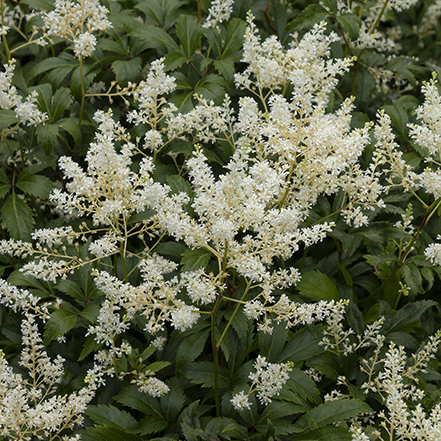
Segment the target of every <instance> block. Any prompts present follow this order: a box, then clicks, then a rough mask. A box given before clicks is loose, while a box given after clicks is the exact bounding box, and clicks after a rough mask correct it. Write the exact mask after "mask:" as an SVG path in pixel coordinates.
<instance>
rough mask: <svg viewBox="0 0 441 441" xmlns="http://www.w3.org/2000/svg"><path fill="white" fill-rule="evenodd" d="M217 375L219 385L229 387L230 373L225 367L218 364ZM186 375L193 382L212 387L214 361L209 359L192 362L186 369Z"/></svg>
mask: <svg viewBox="0 0 441 441" xmlns="http://www.w3.org/2000/svg"><path fill="white" fill-rule="evenodd" d="M218 376H219V387H229V385H230V375H229V373H228V370H227V369H226V368H225V367H223V366H219V368H218ZM186 377H187V378H190V379H191V382H192V383H193V384H200V385H201V387H208V388H212V387H214V363H212V362H210V361H201V362H198V363H192V364H191V365H190V366H189V367H188V369H187V371H186Z"/></svg>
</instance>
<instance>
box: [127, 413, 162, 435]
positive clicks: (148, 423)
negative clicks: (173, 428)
mask: <svg viewBox="0 0 441 441" xmlns="http://www.w3.org/2000/svg"><path fill="white" fill-rule="evenodd" d="M167 426H168V422H167V421H166V420H165V418H164V417H163V416H162V415H151V416H148V417H145V418H143V419H142V420H141V421H140V422H139V423H138V424H137V425H136V426H135V427H133V428H132V429H131V432H133V433H138V434H139V435H141V436H143V435H150V434H152V433H157V432H161V431H162V430H164V429H165V428H166V427H167ZM150 439H151V438H150ZM155 439H157V438H155Z"/></svg>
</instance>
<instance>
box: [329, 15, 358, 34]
mask: <svg viewBox="0 0 441 441" xmlns="http://www.w3.org/2000/svg"><path fill="white" fill-rule="evenodd" d="M335 18H336V20H337V22H338V23H340V24H341V26H342V28H343V30H344V31H345V32H346V33H347V34H348V35H349V38H350V39H351V40H356V39H357V38H358V34H359V32H360V27H361V19H360V18H359V17H358V16H357V15H355V14H353V13H352V12H347V13H345V14H342V15H337V16H336V17H335Z"/></svg>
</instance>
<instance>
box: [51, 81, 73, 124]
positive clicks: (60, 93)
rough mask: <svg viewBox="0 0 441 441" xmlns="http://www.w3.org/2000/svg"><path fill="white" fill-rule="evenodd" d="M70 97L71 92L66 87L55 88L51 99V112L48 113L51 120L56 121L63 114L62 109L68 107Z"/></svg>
mask: <svg viewBox="0 0 441 441" xmlns="http://www.w3.org/2000/svg"><path fill="white" fill-rule="evenodd" d="M70 99H71V94H70V90H69V89H68V88H67V87H60V88H59V89H57V91H56V92H55V95H54V98H53V99H52V104H51V112H50V115H49V116H50V118H51V119H52V121H56V120H57V119H58V118H60V117H61V116H62V115H63V113H64V111H65V110H66V109H67V108H68V107H69V103H70Z"/></svg>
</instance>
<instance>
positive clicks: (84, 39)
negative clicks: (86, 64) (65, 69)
mask: <svg viewBox="0 0 441 441" xmlns="http://www.w3.org/2000/svg"><path fill="white" fill-rule="evenodd" d="M108 13H109V10H108V9H107V8H106V7H104V6H102V5H101V4H100V2H99V0H80V1H78V2H77V1H70V0H56V1H55V9H54V10H53V11H51V12H48V13H47V14H44V16H43V19H44V26H45V33H46V35H57V36H59V37H62V38H65V39H67V40H69V41H71V42H72V43H73V45H74V52H75V55H76V56H77V57H89V56H90V55H92V53H93V52H94V50H95V46H96V43H97V40H96V37H95V36H94V35H93V34H92V33H93V32H95V31H105V30H107V29H109V28H111V27H112V24H111V23H110V21H109V20H108V19H107V14H108Z"/></svg>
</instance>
